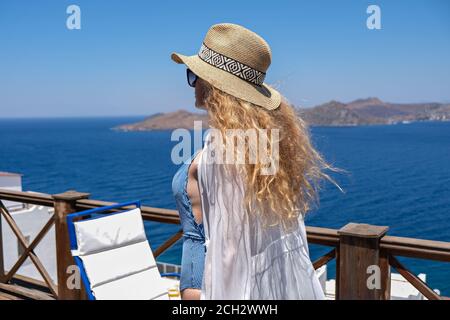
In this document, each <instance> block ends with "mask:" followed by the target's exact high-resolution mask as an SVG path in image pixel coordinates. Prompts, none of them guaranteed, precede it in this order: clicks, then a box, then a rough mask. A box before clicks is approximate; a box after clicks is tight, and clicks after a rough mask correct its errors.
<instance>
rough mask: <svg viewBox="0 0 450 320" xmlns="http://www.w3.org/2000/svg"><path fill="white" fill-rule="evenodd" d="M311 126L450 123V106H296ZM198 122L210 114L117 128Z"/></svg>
mask: <svg viewBox="0 0 450 320" xmlns="http://www.w3.org/2000/svg"><path fill="white" fill-rule="evenodd" d="M294 108H295V109H296V111H297V114H298V116H299V117H301V118H302V119H303V120H304V121H305V122H306V123H307V124H308V125H310V126H357V125H375V124H397V123H410V122H416V121H450V103H436V102H430V103H389V102H383V101H381V100H380V99H378V98H366V99H357V100H354V101H351V102H349V103H343V102H339V101H335V100H332V101H330V102H327V103H324V104H321V105H318V106H315V107H312V108H299V107H295V106H294ZM194 121H202V125H203V128H208V116H207V114H206V112H202V113H200V112H198V113H197V112H189V111H186V110H178V111H174V112H168V113H156V114H154V115H152V116H149V117H147V118H146V119H144V120H143V121H140V122H137V123H131V124H124V125H120V126H117V127H114V128H113V129H114V130H120V131H148V130H172V129H176V128H186V129H193V127H194Z"/></svg>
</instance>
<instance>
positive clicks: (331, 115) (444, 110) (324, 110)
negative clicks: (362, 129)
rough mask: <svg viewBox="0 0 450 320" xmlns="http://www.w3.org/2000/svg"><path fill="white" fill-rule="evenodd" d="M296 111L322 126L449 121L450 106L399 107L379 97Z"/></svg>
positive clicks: (397, 104)
mask: <svg viewBox="0 0 450 320" xmlns="http://www.w3.org/2000/svg"><path fill="white" fill-rule="evenodd" d="M297 111H298V114H299V115H300V117H302V119H304V120H305V121H306V122H307V123H309V124H310V125H320V126H349V125H366V124H395V123H398V122H404V121H405V122H412V121H428V120H436V121H445V120H447V121H450V104H440V103H405V104H400V103H389V102H383V101H381V100H380V99H378V98H367V99H358V100H355V101H352V102H349V103H342V102H338V101H330V102H327V103H325V104H322V105H319V106H316V107H314V108H297Z"/></svg>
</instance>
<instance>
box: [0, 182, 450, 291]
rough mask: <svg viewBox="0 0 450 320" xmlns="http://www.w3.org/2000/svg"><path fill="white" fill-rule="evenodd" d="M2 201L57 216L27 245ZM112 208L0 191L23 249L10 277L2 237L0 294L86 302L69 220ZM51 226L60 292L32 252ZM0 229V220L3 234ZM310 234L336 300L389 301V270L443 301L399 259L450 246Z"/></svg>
mask: <svg viewBox="0 0 450 320" xmlns="http://www.w3.org/2000/svg"><path fill="white" fill-rule="evenodd" d="M1 200H9V201H15V202H21V203H26V204H35V205H41V206H47V207H53V208H54V209H55V211H54V214H53V215H52V216H51V218H50V219H49V220H48V222H47V223H46V224H45V225H44V227H43V228H42V230H41V231H40V232H39V233H38V235H37V236H36V237H35V239H34V240H32V241H31V243H30V244H28V243H27V242H26V240H25V238H24V236H23V234H22V233H21V231H20V229H19V228H18V226H17V225H16V223H15V222H14V219H13V217H12V216H11V214H10V213H9V212H8V210H7V209H6V208H5V206H4V205H3V204H2V203H1ZM111 204H113V203H111V202H105V201H99V200H91V199H89V194H88V193H80V192H76V191H67V192H64V193H61V194H56V195H48V194H42V193H29V192H19V191H10V190H5V189H0V211H1V215H2V216H3V217H4V220H5V221H6V222H7V223H8V224H9V226H10V227H11V229H12V230H13V232H14V234H15V235H16V237H17V238H18V241H19V242H20V243H21V245H22V246H23V247H24V248H25V250H24V252H23V253H22V255H21V256H20V257H19V259H18V261H17V262H16V263H15V264H14V266H13V267H12V268H11V269H10V270H8V271H6V270H5V269H4V263H3V243H2V238H1V232H0V289H1V285H2V284H3V285H4V284H8V283H9V282H11V281H16V282H17V281H20V282H21V283H27V284H29V285H31V286H34V287H36V286H38V287H39V286H40V287H42V288H43V287H46V288H47V290H48V293H49V294H50V295H53V297H55V298H57V299H83V298H84V297H85V295H84V293H83V292H84V291H83V288H81V289H78V290H76V289H69V288H68V286H67V285H66V284H67V283H68V280H69V279H68V277H69V276H70V273H68V272H67V270H68V267H69V266H73V265H74V261H73V258H72V256H71V253H70V250H69V238H68V233H67V225H66V218H65V217H66V216H67V214H69V213H72V212H76V211H82V210H86V209H91V208H97V207H103V206H107V205H111ZM123 209H126V208H121V209H120V210H123ZM115 210H119V209H115ZM115 210H112V211H115ZM141 212H142V218H143V219H144V220H148V221H155V222H161V223H168V224H179V223H180V220H179V216H178V212H177V211H176V210H168V209H160V208H152V207H147V206H142V207H141ZM53 224H54V225H55V238H56V239H55V241H56V259H57V279H58V286H56V285H55V284H54V283H53V281H52V279H51V278H50V276H49V274H48V272H47V271H46V270H45V268H44V266H43V265H42V263H41V262H40V260H39V258H38V257H37V256H36V255H35V253H34V248H36V246H37V244H38V243H39V242H40V241H41V240H42V238H43V237H44V236H45V234H46V233H47V232H48V230H49V229H50V228H51V226H52V225H53ZM1 227H2V226H1V219H0V230H1ZM306 231H307V237H308V242H309V243H310V244H317V245H322V246H327V247H331V250H330V251H328V252H327V253H326V254H325V255H323V256H322V257H320V258H318V259H317V260H316V261H314V262H313V265H314V267H315V268H316V269H318V268H320V267H321V266H323V265H325V264H327V263H329V262H330V261H331V260H333V259H335V260H336V292H335V296H336V299H377V300H384V299H389V298H390V269H391V267H393V268H395V269H396V270H397V271H398V272H399V273H400V274H401V275H403V277H404V278H405V279H406V280H407V281H409V282H410V283H411V284H412V285H413V286H414V287H415V288H416V289H417V290H418V291H419V292H421V293H422V294H423V295H424V296H425V297H426V298H428V299H443V298H445V297H441V296H439V295H438V294H437V293H436V292H434V291H433V290H432V289H431V288H429V287H428V286H427V285H426V284H425V283H424V282H423V281H422V280H421V279H420V278H418V277H417V276H416V275H415V274H413V273H412V272H410V271H409V270H408V269H407V268H406V267H405V266H404V265H403V264H402V263H400V261H399V260H398V259H397V256H402V257H411V258H418V259H426V260H436V261H442V262H450V242H441V241H430V240H421V239H414V238H402V237H392V236H387V235H386V233H387V231H388V227H384V226H373V225H367V224H355V223H349V224H347V225H346V226H344V227H343V228H341V229H339V230H336V229H329V228H319V227H307V228H306ZM181 236H182V231H181V230H179V231H177V232H176V233H175V234H174V235H171V236H170V237H169V238H168V239H167V240H166V241H165V242H164V243H163V244H162V245H161V246H160V247H159V248H157V249H156V250H155V252H154V255H155V256H156V257H157V256H159V255H160V254H162V253H163V252H165V251H166V250H167V249H168V248H170V247H171V246H172V245H173V244H174V243H176V242H177V241H178V240H179V239H180V238H181ZM27 257H29V258H30V259H31V261H32V262H33V263H34V265H35V266H36V268H37V269H38V271H39V273H40V274H41V276H42V277H43V279H44V282H40V281H36V280H33V279H29V278H26V277H23V276H19V275H16V272H17V270H18V269H19V268H20V266H21V265H22V264H23V262H24V261H25V260H26V258H27ZM370 276H374V277H376V278H374V279H375V280H377V281H374V285H375V286H370V285H368V278H369V277H370Z"/></svg>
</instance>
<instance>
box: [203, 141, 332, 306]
mask: <svg viewBox="0 0 450 320" xmlns="http://www.w3.org/2000/svg"><path fill="white" fill-rule="evenodd" d="M209 137H210V135H209V134H208V135H207V137H206V139H205V145H204V148H203V152H202V153H201V156H200V158H199V162H198V183H199V191H200V196H201V203H202V213H203V225H204V230H205V239H206V241H205V246H206V250H207V251H206V257H205V269H204V273H203V282H202V289H201V299H214V300H222V299H243V300H257V299H274V300H284V299H324V298H325V297H324V293H323V290H322V287H321V285H320V282H319V280H318V278H317V276H316V273H315V271H314V268H313V266H312V263H311V260H310V258H309V251H308V244H307V240H306V230H305V224H304V221H303V217H302V216H300V217H299V219H298V221H297V222H298V223H295V226H296V227H295V228H294V231H290V232H289V233H286V232H285V231H283V228H282V226H280V225H278V226H275V227H269V228H267V227H263V226H262V223H261V221H260V219H258V218H257V217H254V216H251V217H249V215H247V214H245V210H244V209H243V207H242V202H243V197H244V189H243V184H242V181H241V180H240V178H239V175H236V174H232V172H231V171H226V170H225V168H224V165H221V164H216V163H214V161H213V160H212V159H213V155H214V153H213V151H212V149H213V148H212V147H211V141H210V140H211V139H210V138H209Z"/></svg>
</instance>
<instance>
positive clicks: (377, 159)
mask: <svg viewBox="0 0 450 320" xmlns="http://www.w3.org/2000/svg"><path fill="white" fill-rule="evenodd" d="M140 119H141V118H136V117H134V118H73V119H39V120H37V119H6V120H5V119H1V120H0V146H1V152H0V171H12V172H20V173H23V174H24V177H23V187H24V190H33V191H40V192H45V193H60V192H63V191H65V190H68V189H76V190H78V191H85V192H90V193H91V198H94V199H101V200H107V201H126V200H133V199H141V200H142V201H143V203H144V204H146V205H150V206H154V207H163V208H171V209H175V204H174V202H173V199H172V194H171V180H172V176H173V174H174V173H175V172H176V170H177V167H176V166H175V165H173V164H172V162H171V161H170V151H171V148H172V147H173V145H174V144H175V142H171V141H170V132H168V131H167V132H116V131H113V130H110V128H111V127H113V126H115V125H118V124H122V123H129V122H133V121H138V120H140ZM312 136H313V140H314V144H315V145H316V146H317V147H318V149H319V150H320V151H321V152H322V154H323V155H324V156H325V158H326V159H328V161H329V162H331V163H332V164H333V165H335V166H337V167H340V168H343V169H345V170H347V171H349V174H348V175H343V174H333V175H332V176H333V177H334V178H335V179H337V181H338V182H339V184H340V185H341V186H342V187H343V188H344V189H345V193H344V194H343V193H341V192H340V191H339V190H337V189H336V188H335V187H334V186H333V185H331V184H330V183H328V184H325V185H324V186H323V189H322V192H321V202H320V208H319V209H318V210H315V211H314V212H312V213H311V214H310V215H309V217H308V219H307V223H308V224H309V225H314V226H323V227H332V228H340V227H342V226H344V225H345V224H347V223H348V222H364V223H370V224H376V225H388V226H390V231H389V234H391V235H398V236H408V237H417V238H425V239H433V240H443V241H450V219H449V218H450V123H438V122H434V123H433V122H429V123H413V124H408V125H393V126H361V127H346V128H335V127H316V128H313V129H312ZM146 227H147V232H148V235H149V238H150V241H151V244H152V247H153V248H156V247H158V246H159V245H160V244H161V243H162V242H163V241H164V240H165V239H167V238H168V236H169V235H170V234H171V233H173V232H175V231H177V230H178V229H179V226H171V225H163V224H158V223H148V224H147V225H146ZM328 250H329V249H328V248H324V247H320V246H312V247H311V253H312V257H313V258H314V257H317V256H318V255H319V254H323V253H325V252H326V251H328ZM180 258H181V243H180V242H178V243H177V244H176V245H175V246H174V247H173V248H172V249H171V250H170V251H169V252H167V253H166V254H165V255H163V256H162V257H161V260H162V261H166V262H173V263H179V262H180ZM402 261H403V262H404V263H405V264H406V265H407V266H408V267H410V268H411V270H412V271H414V272H416V273H419V272H424V273H427V277H428V278H427V282H428V283H430V284H431V286H432V287H433V288H439V289H440V290H441V292H442V293H443V294H445V295H447V296H448V295H450V265H449V264H448V263H447V264H446V263H440V262H424V261H421V260H415V259H402ZM330 268H333V264H331V265H330ZM330 273H331V275H334V273H333V271H331V272H330Z"/></svg>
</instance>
